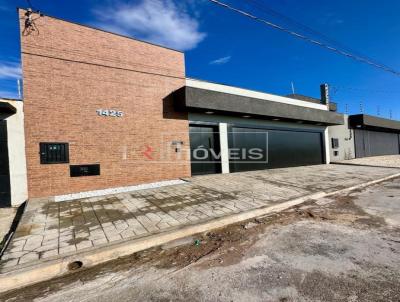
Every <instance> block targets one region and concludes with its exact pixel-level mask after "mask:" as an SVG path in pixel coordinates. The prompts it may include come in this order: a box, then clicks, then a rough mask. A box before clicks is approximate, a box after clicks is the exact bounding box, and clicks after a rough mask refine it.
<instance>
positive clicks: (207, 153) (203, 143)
mask: <svg viewBox="0 0 400 302" xmlns="http://www.w3.org/2000/svg"><path fill="white" fill-rule="evenodd" d="M189 129H190V132H189V133H190V151H191V152H190V155H191V169H192V175H202V174H212V173H220V172H221V158H220V148H219V145H220V144H219V132H218V127H216V126H208V125H191V126H190V128H189Z"/></svg>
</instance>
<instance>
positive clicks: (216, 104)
mask: <svg viewBox="0 0 400 302" xmlns="http://www.w3.org/2000/svg"><path fill="white" fill-rule="evenodd" d="M174 102H175V105H176V109H177V110H179V111H195V112H198V111H203V112H204V111H207V110H209V111H215V112H216V113H222V114H236V115H237V114H241V115H251V116H254V117H258V118H266V119H268V118H279V119H282V120H291V121H302V122H305V123H313V124H316V123H318V124H321V125H343V124H344V117H343V115H342V114H339V113H336V112H331V111H328V110H326V111H325V110H318V109H314V108H308V107H302V106H296V105H291V104H284V103H279V102H275V101H268V100H264V99H257V98H251V97H247V96H241V95H235V94H229V93H224V92H218V91H213V90H206V89H200V88H194V87H189V86H185V87H182V88H181V89H179V90H178V91H176V92H175V93H174Z"/></svg>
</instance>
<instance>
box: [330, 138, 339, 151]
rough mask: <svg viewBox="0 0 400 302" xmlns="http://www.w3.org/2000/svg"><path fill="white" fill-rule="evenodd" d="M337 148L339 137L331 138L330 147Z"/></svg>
mask: <svg viewBox="0 0 400 302" xmlns="http://www.w3.org/2000/svg"><path fill="white" fill-rule="evenodd" d="M337 148H339V139H337V138H332V149H337Z"/></svg>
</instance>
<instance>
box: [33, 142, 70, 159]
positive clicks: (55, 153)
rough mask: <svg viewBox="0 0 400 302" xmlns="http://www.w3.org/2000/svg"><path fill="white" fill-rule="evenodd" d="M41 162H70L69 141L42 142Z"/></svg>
mask: <svg viewBox="0 0 400 302" xmlns="http://www.w3.org/2000/svg"><path fill="white" fill-rule="evenodd" d="M39 146H40V163H41V164H65V163H69V145H68V143H40V144H39Z"/></svg>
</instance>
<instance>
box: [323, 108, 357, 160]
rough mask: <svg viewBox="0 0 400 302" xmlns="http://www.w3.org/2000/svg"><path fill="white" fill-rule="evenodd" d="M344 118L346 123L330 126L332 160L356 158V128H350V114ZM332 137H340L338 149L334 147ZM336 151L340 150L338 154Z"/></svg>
mask: <svg viewBox="0 0 400 302" xmlns="http://www.w3.org/2000/svg"><path fill="white" fill-rule="evenodd" d="M343 118H344V125H340V126H329V127H328V133H329V150H330V156H331V162H335V161H342V160H347V159H353V158H355V146H354V130H352V129H349V116H348V115H344V117H343ZM332 138H337V139H339V148H338V149H332ZM334 151H338V155H335V154H334Z"/></svg>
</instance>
